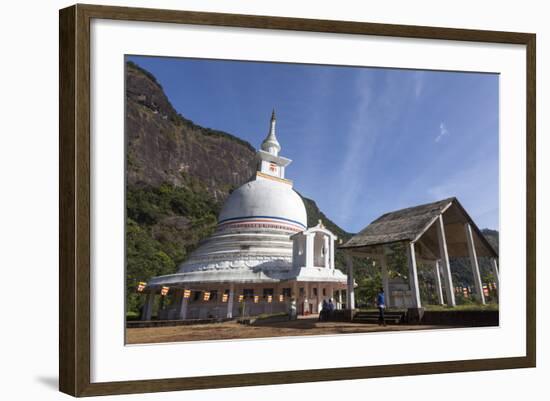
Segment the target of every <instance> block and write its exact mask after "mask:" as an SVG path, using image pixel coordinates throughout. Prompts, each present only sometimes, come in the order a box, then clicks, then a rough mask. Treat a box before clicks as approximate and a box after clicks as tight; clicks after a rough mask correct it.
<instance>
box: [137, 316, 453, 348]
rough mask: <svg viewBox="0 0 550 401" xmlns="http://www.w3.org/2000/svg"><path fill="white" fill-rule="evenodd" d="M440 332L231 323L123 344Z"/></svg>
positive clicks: (160, 331)
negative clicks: (388, 332) (383, 332)
mask: <svg viewBox="0 0 550 401" xmlns="http://www.w3.org/2000/svg"><path fill="white" fill-rule="evenodd" d="M443 328H449V327H445V326H427V325H418V326H414V325H411V326H407V325H387V326H385V327H384V326H378V325H376V324H364V323H351V322H319V321H317V319H313V318H309V319H298V320H294V321H287V322H278V323H269V324H266V325H262V326H248V325H242V324H239V323H236V322H234V321H231V322H225V323H211V324H197V325H189V326H173V327H146V328H131V329H127V330H126V337H127V338H126V343H127V344H144V343H163V342H180V341H204V340H228V339H244V338H262V337H282V336H307V335H321V334H346V333H347V334H349V333H368V332H380V331H408V330H428V329H443Z"/></svg>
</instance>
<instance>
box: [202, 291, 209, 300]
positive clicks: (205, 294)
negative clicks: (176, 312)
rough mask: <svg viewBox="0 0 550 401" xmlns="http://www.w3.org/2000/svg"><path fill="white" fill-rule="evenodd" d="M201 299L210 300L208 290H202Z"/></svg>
mask: <svg viewBox="0 0 550 401" xmlns="http://www.w3.org/2000/svg"><path fill="white" fill-rule="evenodd" d="M202 299H203V300H205V301H208V300H210V292H208V291H205V292H204V296H203V298H202Z"/></svg>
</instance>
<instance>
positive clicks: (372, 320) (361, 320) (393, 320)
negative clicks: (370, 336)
mask: <svg viewBox="0 0 550 401" xmlns="http://www.w3.org/2000/svg"><path fill="white" fill-rule="evenodd" d="M384 321H385V322H386V323H394V324H400V323H401V318H400V317H399V318H388V317H386V316H385V317H384ZM353 322H354V323H378V317H363V318H359V319H357V318H354V319H353Z"/></svg>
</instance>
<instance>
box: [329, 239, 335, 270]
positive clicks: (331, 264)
mask: <svg viewBox="0 0 550 401" xmlns="http://www.w3.org/2000/svg"><path fill="white" fill-rule="evenodd" d="M329 244H330V268H331V269H334V240H333V239H332V237H330V240H329Z"/></svg>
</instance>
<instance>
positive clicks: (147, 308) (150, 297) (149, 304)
mask: <svg viewBox="0 0 550 401" xmlns="http://www.w3.org/2000/svg"><path fill="white" fill-rule="evenodd" d="M154 301H155V293H153V292H149V293H147V296H146V298H145V305H144V306H143V313H142V314H141V320H151V316H152V315H153V302H154Z"/></svg>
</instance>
